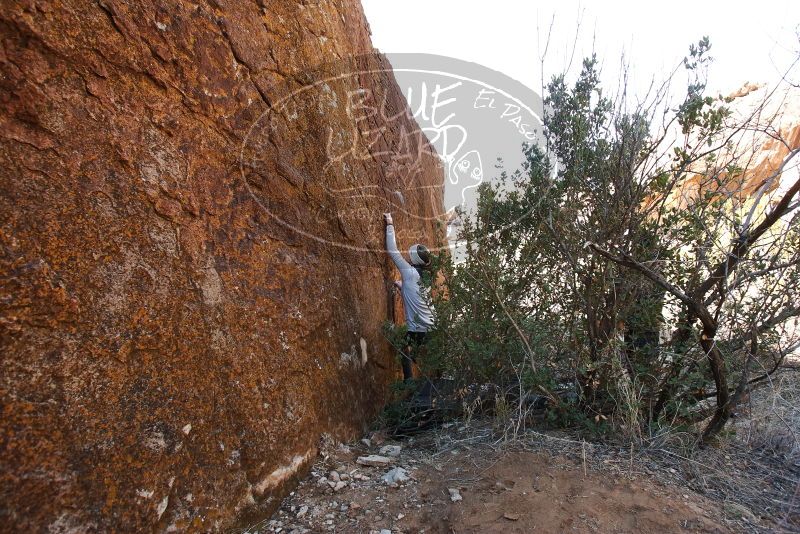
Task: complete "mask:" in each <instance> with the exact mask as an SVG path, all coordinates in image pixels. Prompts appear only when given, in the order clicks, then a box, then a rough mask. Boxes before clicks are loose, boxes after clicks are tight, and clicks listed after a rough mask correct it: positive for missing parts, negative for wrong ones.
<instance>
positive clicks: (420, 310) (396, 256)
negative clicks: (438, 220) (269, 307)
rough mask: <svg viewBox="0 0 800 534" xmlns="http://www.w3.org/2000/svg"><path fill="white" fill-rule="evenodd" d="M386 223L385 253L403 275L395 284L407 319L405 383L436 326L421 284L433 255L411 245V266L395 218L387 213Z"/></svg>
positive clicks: (403, 354)
mask: <svg viewBox="0 0 800 534" xmlns="http://www.w3.org/2000/svg"><path fill="white" fill-rule="evenodd" d="M383 219H384V221H385V223H386V251H387V252H388V253H389V256H390V257H391V258H392V261H394V264H395V265H396V266H397V269H398V270H399V271H400V278H401V279H400V281H399V282H396V283H395V284H396V285H397V286H398V287H399V288H400V294H401V295H402V297H403V310H404V311H405V315H406V326H407V327H408V333H407V334H406V347H405V350H404V351H401V362H402V366H403V380H411V378H413V374H412V372H411V362H412V361H416V357H417V354H418V353H419V350H420V348H421V347H422V346H423V345H424V344H425V341H426V340H427V335H428V330H430V328H431V327H432V326H433V313H432V309H431V305H430V299H429V298H428V296H427V295H426V292H425V290H424V288H423V287H422V286H421V284H420V281H421V280H420V279H421V275H422V272H423V271H424V270H425V269H427V268H430V266H431V253H430V252H429V251H428V249H427V248H426V247H425V246H424V245H420V244H416V245H412V246H411V248H410V249H409V250H408V255H409V256H410V258H411V263H409V262H407V261H406V260H405V259H404V258H403V255H402V254H400V251H399V250H397V241H396V240H395V235H394V224H393V223H392V214H391V213H384V214H383Z"/></svg>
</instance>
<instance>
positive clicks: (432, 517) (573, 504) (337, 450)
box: [245, 436, 731, 534]
mask: <svg viewBox="0 0 800 534" xmlns="http://www.w3.org/2000/svg"><path fill="white" fill-rule="evenodd" d="M373 438H374V441H377V443H375V442H374V441H373V442H371V443H370V444H369V445H367V444H365V443H358V444H351V445H349V446H347V445H340V446H338V447H337V446H330V447H329V448H328V450H327V451H326V452H325V453H324V454H323V455H321V457H320V458H319V460H318V461H317V462H316V464H315V465H314V466H313V468H312V470H311V473H310V474H309V475H308V476H307V477H306V478H305V479H304V480H303V481H302V482H301V484H300V485H299V487H298V488H297V490H296V491H295V492H293V493H292V494H291V495H290V496H289V497H288V498H287V499H286V500H285V501H284V503H283V505H282V507H281V509H280V510H279V511H278V512H277V513H276V514H275V515H274V516H273V517H272V518H270V519H266V520H264V521H261V522H259V523H257V524H254V525H252V526H250V528H248V529H247V530H246V531H245V532H249V533H256V532H258V533H263V532H285V533H291V532H294V533H295V534H299V533H305V532H348V533H349V532H352V533H356V532H357V533H367V532H374V533H376V534H377V533H381V532H382V534H387V532H391V533H401V532H402V533H410V532H428V533H453V532H456V533H472V532H474V533H478V532H480V533H483V532H489V533H492V532H498V533H499V532H503V533H507V532H508V533H513V532H601V533H623V532H630V533H651V532H652V533H663V532H731V530H729V528H728V526H726V524H725V522H724V520H723V518H722V517H721V516H720V515H719V513H720V512H719V506H718V505H715V504H714V503H713V502H711V501H708V500H706V499H705V498H704V497H702V496H700V495H698V494H696V493H694V492H692V491H690V490H686V489H684V488H681V487H680V486H673V485H670V486H665V485H662V484H660V483H659V482H658V481H656V480H655V477H652V476H647V475H643V474H641V473H633V472H632V473H633V476H631V474H628V473H624V472H621V471H620V469H618V468H616V469H611V468H609V469H603V468H602V466H601V467H599V468H598V466H597V465H594V466H592V465H585V464H584V463H583V461H582V458H580V457H578V458H568V457H565V456H559V455H551V454H548V453H546V452H543V451H534V450H522V449H521V448H520V446H519V444H516V445H514V444H509V443H506V444H500V445H498V444H497V443H492V442H491V441H487V440H481V439H474V438H463V439H461V438H458V437H457V436H456V437H455V438H454V437H453V436H450V437H449V438H448V440H447V446H442V442H441V440H440V439H439V438H436V439H434V440H428V441H429V442H428V443H420V439H418V440H416V443H415V442H408V441H405V442H402V443H400V442H383V440H382V439H381V438H380V436H374V437H373ZM437 439H438V440H439V443H436V442H435V441H436V440H437ZM424 440H425V438H422V441H424ZM386 444H399V445H401V446H402V451H401V453H400V455H399V456H397V457H392V458H391V460H390V462H389V463H388V465H386V466H381V467H369V466H363V465H359V464H358V463H357V460H358V458H359V457H360V456H365V455H368V454H378V453H379V452H380V450H381V448H382V447H383V446H385V445H386ZM395 466H400V467H403V468H404V469H406V470H407V472H408V475H409V477H410V478H409V480H408V481H406V482H403V483H400V484H398V485H397V487H391V486H390V485H388V484H387V483H386V482H385V481H384V480H383V479H382V477H383V476H384V475H385V474H386V473H387V472H388V471H389V470H390V469H391V468H393V467H395ZM332 471H335V472H336V474H332ZM342 475H344V476H342ZM336 478H341V479H346V480H341V482H344V484H341V483H340V484H338V486H337V484H336V482H335V479H336ZM331 486H333V487H331ZM335 487H338V488H339V489H338V490H335V489H334V488H335ZM450 490H455V491H457V494H458V495H460V496H461V500H457V497H456V499H455V500H454V499H453V498H452V494H453V493H454V492H451V491H450Z"/></svg>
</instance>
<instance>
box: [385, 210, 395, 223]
mask: <svg viewBox="0 0 800 534" xmlns="http://www.w3.org/2000/svg"><path fill="white" fill-rule="evenodd" d="M383 221H384V222H385V223H386V224H393V223H392V214H391V213H384V214H383Z"/></svg>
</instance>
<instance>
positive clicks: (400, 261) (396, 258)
mask: <svg viewBox="0 0 800 534" xmlns="http://www.w3.org/2000/svg"><path fill="white" fill-rule="evenodd" d="M383 220H384V222H385V223H386V252H388V253H389V257H390V258H392V261H393V262H394V264H395V265H396V266H397V268H398V269H400V273H403V271H406V270H408V269H413V267H412V266H411V264H410V263H408V262H407V261H406V260H405V258H403V255H402V254H400V251H399V250H398V249H397V239H396V238H395V235H394V223H393V221H392V214H391V213H384V214H383Z"/></svg>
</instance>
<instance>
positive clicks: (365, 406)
mask: <svg viewBox="0 0 800 534" xmlns="http://www.w3.org/2000/svg"><path fill="white" fill-rule="evenodd" d="M0 36H1V37H2V45H3V46H2V49H0V73H1V74H2V76H0V99H1V100H2V107H0V193H1V194H0V246H1V247H2V248H0V336H2V337H1V338H0V401H1V402H2V405H1V408H2V422H1V423H0V461H1V462H2V465H1V470H0V492H1V493H0V500H2V506H0V522H2V524H3V526H4V528H7V529H9V530H10V531H19V532H38V531H47V530H48V529H49V530H50V531H53V532H92V531H97V532H101V531H102V532H107V531H153V530H155V531H165V530H180V531H187V530H188V531H214V530H224V529H226V528H228V527H231V526H232V525H234V524H235V522H236V521H237V518H239V519H242V518H244V517H246V516H248V515H251V516H252V514H265V513H267V512H269V511H270V510H271V509H272V508H273V507H274V506H276V505H277V503H278V501H279V498H280V497H281V495H282V494H283V492H285V491H286V489H287V488H288V487H289V486H290V485H291V481H292V479H293V477H294V476H295V474H296V473H297V472H298V471H302V469H303V467H304V466H305V465H306V463H307V462H308V461H309V460H310V459H311V458H312V457H313V456H314V454H315V453H316V444H317V443H318V440H319V438H320V435H321V434H322V433H329V434H332V435H334V436H337V437H345V436H348V435H352V434H354V433H355V432H357V431H358V430H360V429H361V428H362V425H363V424H364V423H365V421H367V420H368V418H369V417H371V416H372V415H374V414H375V412H376V410H377V409H378V408H379V406H380V403H381V401H382V399H383V395H384V391H385V387H386V385H387V383H388V382H389V381H390V380H391V379H392V378H393V377H394V376H395V372H396V369H395V368H396V364H395V361H394V356H393V354H392V351H391V349H390V347H389V345H388V343H387V342H386V341H385V340H384V339H383V337H382V335H381V323H382V322H383V321H385V320H386V319H387V318H388V317H389V315H390V305H391V304H390V302H389V301H388V299H387V295H388V291H387V282H390V281H391V278H390V276H391V274H392V271H391V270H390V269H391V268H390V265H389V262H388V260H387V258H386V256H385V254H383V253H382V251H381V246H382V243H383V234H382V230H383V227H382V220H381V216H380V214H381V213H382V212H383V211H387V210H395V212H397V210H398V207H397V206H396V205H395V203H394V201H393V198H394V197H393V196H392V195H391V194H389V193H388V192H391V191H395V190H403V189H404V188H407V191H408V192H406V193H405V195H404V197H403V208H404V209H405V210H406V211H409V212H413V213H416V214H418V215H421V216H420V217H416V218H412V217H408V216H406V217H403V216H402V215H399V216H396V217H395V220H396V223H397V226H398V230H400V231H401V233H400V239H401V241H402V243H401V244H402V245H405V246H408V245H409V244H410V242H411V241H412V240H414V241H417V240H425V241H435V240H437V239H438V238H439V235H438V233H437V225H436V223H435V221H433V219H432V218H429V217H426V215H427V214H434V213H440V212H441V191H440V188H439V187H438V186H439V185H440V184H441V183H442V172H441V168H440V167H439V164H438V161H437V160H436V158H435V157H434V156H433V155H432V154H430V149H429V148H430V147H429V146H428V145H427V142H426V141H425V140H424V137H422V136H420V135H418V129H417V126H416V124H415V123H414V122H413V120H412V119H410V118H409V117H408V116H407V114H405V113H403V112H404V110H405V108H406V105H405V101H404V100H403V99H402V95H401V94H400V92H399V90H398V88H397V85H396V83H395V81H394V78H393V76H392V75H391V73H390V72H387V67H388V63H387V62H386V61H385V59H383V58H382V57H381V56H379V55H370V54H371V53H372V52H373V50H372V46H371V44H370V40H369V29H368V27H367V24H366V21H365V19H364V16H363V14H362V11H361V7H360V5H359V4H358V2H356V1H355V0H343V1H340V2H295V1H271V0H267V1H264V0H258V1H256V0H252V1H251V0H239V1H236V2H229V1H227V0H217V1H215V2H197V3H193V2H183V1H180V2H170V3H165V2H160V1H159V0H149V1H148V0H145V1H133V0H100V1H99V2H87V1H78V0H75V1H58V0H56V1H35V0H30V1H23V0H20V1H13V0H12V1H10V2H5V3H4V4H3V9H2V10H1V11H0ZM363 54H367V55H366V56H364V57H362V58H360V59H359V60H357V61H356V60H352V61H351V60H349V59H348V58H350V57H353V56H357V55H363ZM342 72H345V73H346V74H347V75H346V76H340V75H339V74H341V73H342ZM353 73H355V74H353ZM319 80H328V81H327V82H324V83H318V81H319ZM309 87H310V88H311V89H308V90H306V89H304V88H309ZM326 87H327V89H326ZM365 94H366V95H367V96H368V99H369V100H368V101H369V103H374V104H375V105H374V106H373V105H366V103H367V100H364V101H363V102H361V103H362V104H364V105H361V106H354V105H352V104H353V102H354V100H353V95H356V96H358V95H362V96H363V95H365ZM364 98H367V97H364ZM348 99H349V100H348ZM373 109H380V110H381V111H380V113H372V112H371V110H373ZM354 110H357V111H358V112H359V113H354ZM398 155H401V156H408V157H398ZM409 185H417V186H423V187H416V188H410V189H408V186H409ZM425 186H427V187H425ZM403 232H405V234H404V233H403Z"/></svg>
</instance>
